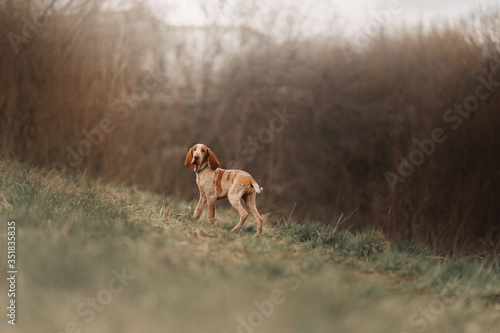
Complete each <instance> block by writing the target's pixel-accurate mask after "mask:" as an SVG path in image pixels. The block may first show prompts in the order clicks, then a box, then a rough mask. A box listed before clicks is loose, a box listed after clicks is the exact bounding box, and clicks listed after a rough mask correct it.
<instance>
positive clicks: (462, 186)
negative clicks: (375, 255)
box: [0, 0, 500, 255]
mask: <svg viewBox="0 0 500 333" xmlns="http://www.w3.org/2000/svg"><path fill="white" fill-rule="evenodd" d="M495 3H496V1H474V2H470V1H405V0H401V1H397V0H396V1H304V2H300V3H297V2H293V1H287V0H283V1H273V2H272V3H270V2H269V1H263V0H247V1H236V0H225V1H224V0H214V1H195V0H183V1H177V2H175V1H160V0H156V1H154V0H151V1H134V0H128V1H118V0H115V1H105V0H103V1H100V0H99V1H98V0H87V1H83V0H66V1H48V0H47V1H30V0H16V1H11V0H2V1H0V29H1V32H2V36H3V38H2V40H1V42H0V54H1V57H0V154H1V158H3V159H16V160H19V161H21V162H24V163H29V164H32V165H35V166H39V167H43V168H47V169H54V170H57V171H58V172H61V173H62V174H68V175H70V174H79V173H86V174H87V175H89V176H91V177H96V178H100V179H103V180H105V181H110V182H114V183H119V184H133V185H136V186H137V187H139V188H141V189H144V190H149V191H154V192H158V193H161V194H164V195H167V196H176V197H179V198H182V199H185V200H188V201H191V200H196V199H197V197H198V191H197V188H196V184H195V181H194V176H193V174H192V172H189V170H187V169H186V168H185V167H184V165H183V161H184V157H185V154H186V152H187V150H188V148H189V147H190V146H191V145H193V144H195V143H198V142H202V143H205V144H206V145H208V146H209V147H211V148H212V150H213V151H214V152H215V153H216V155H217V157H218V158H219V161H220V162H221V167H223V168H238V169H244V170H246V171H248V172H250V173H251V174H252V175H253V176H254V178H255V179H256V180H257V181H258V183H259V184H260V185H261V186H263V187H264V188H265V190H264V192H263V194H262V195H260V196H259V198H258V206H259V207H261V208H260V210H261V212H262V213H270V214H271V217H270V221H271V222H272V220H273V219H274V220H277V219H279V217H281V216H283V215H286V216H288V215H289V214H290V213H291V212H292V210H293V217H295V218H299V219H300V220H301V221H307V220H315V221H322V222H324V223H335V222H336V221H337V220H338V218H339V216H341V215H342V214H343V216H348V215H350V218H349V220H348V223H349V225H350V226H351V227H353V228H358V227H366V226H376V227H378V228H380V229H381V230H382V231H383V232H384V233H385V234H386V235H387V236H388V237H390V238H391V239H409V240H416V241H418V242H423V243H426V244H430V245H432V246H434V247H436V248H437V249H438V250H440V251H445V252H446V251H451V252H456V251H460V252H464V253H482V252H484V251H488V252H489V253H491V254H494V255H497V254H498V253H499V252H498V251H500V157H499V148H500V135H499V132H497V131H498V129H499V125H500V100H499V98H500V91H499V89H498V88H499V86H500V68H499V67H498V65H499V60H500V57H499V52H500V16H499V11H498V7H497V5H495ZM471 4H474V5H471ZM479 86H480V88H478V87H479ZM464 110H465V111H464ZM435 129H442V130H443V132H444V134H442V135H441V136H440V137H441V138H443V137H444V136H443V135H445V137H446V140H444V142H437V143H436V142H434V148H432V147H433V146H432V144H430V143H429V140H432V138H433V133H434V131H435ZM441 141H442V140H441ZM421 142H427V146H425V145H424V148H421V147H422V144H420V145H419V143H421ZM425 147H427V148H425ZM431 148H432V149H431ZM414 151H417V153H413V154H412V152H414ZM409 161H411V162H409ZM405 163H406V164H405ZM403 164H404V165H403ZM410 164H412V165H410ZM405 166H406V169H405Z"/></svg>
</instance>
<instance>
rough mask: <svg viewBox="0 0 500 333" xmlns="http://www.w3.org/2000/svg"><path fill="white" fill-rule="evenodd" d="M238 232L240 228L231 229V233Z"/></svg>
mask: <svg viewBox="0 0 500 333" xmlns="http://www.w3.org/2000/svg"><path fill="white" fill-rule="evenodd" d="M240 230H241V227H240V228H237V227H234V228H233V229H231V232H240Z"/></svg>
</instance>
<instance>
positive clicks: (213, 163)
mask: <svg viewBox="0 0 500 333" xmlns="http://www.w3.org/2000/svg"><path fill="white" fill-rule="evenodd" d="M207 150H208V163H210V167H211V168H212V170H215V169H217V168H218V167H219V161H218V160H217V156H215V154H214V153H213V152H212V151H211V150H210V148H207Z"/></svg>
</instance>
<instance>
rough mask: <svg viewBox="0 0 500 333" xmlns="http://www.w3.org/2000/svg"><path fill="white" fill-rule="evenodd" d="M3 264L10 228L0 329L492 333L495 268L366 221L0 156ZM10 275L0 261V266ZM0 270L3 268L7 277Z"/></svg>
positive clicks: (497, 322) (498, 293) (499, 309)
mask: <svg viewBox="0 0 500 333" xmlns="http://www.w3.org/2000/svg"><path fill="white" fill-rule="evenodd" d="M0 188H1V192H0V218H1V220H2V221H3V222H2V224H1V225H2V229H1V230H0V241H1V242H2V244H3V245H2V246H1V248H2V251H3V253H4V254H2V255H0V263H1V265H2V267H3V268H6V267H7V245H6V243H7V236H8V225H7V222H8V221H15V226H16V229H15V230H16V231H15V233H16V235H15V238H16V245H15V246H16V269H17V272H18V273H17V275H16V285H15V301H16V321H15V323H16V325H15V326H12V325H10V324H8V323H7V321H8V320H9V318H8V317H7V316H5V314H6V313H7V310H6V306H7V304H8V302H9V301H10V299H11V298H12V297H10V296H8V292H7V291H8V290H9V288H10V284H9V281H8V280H6V279H2V280H0V287H1V290H2V292H1V293H0V302H1V304H3V306H2V308H3V309H4V310H3V311H4V312H5V314H3V315H2V317H3V319H2V322H1V323H0V330H1V331H2V332H30V333H31V332H120V333H123V332H245V333H246V332H306V331H307V332H360V333H361V332H363V333H365V332H384V333H385V332H398V333H399V332H408V333H412V332H440V333H442V332H467V333H474V332H478V333H479V332H481V333H490V332H491V333H493V332H498V331H499V330H500V305H499V301H500V275H499V272H500V267H499V266H500V265H499V261H498V260H497V259H494V258H480V257H460V256H454V257H453V258H451V257H448V258H445V257H443V256H440V255H438V254H436V253H435V252H434V251H433V250H432V249H429V248H426V247H424V246H421V245H418V244H414V243H411V242H395V241H391V240H388V239H386V238H385V236H384V235H383V234H382V233H381V232H379V231H377V230H364V231H358V232H353V231H348V230H345V229H343V225H342V221H343V220H342V218H340V219H339V223H338V225H336V226H324V225H321V224H318V223H313V222H309V223H304V222H307V221H297V220H294V219H293V217H291V216H287V217H283V218H274V217H268V221H267V222H268V223H267V225H265V227H264V233H263V234H262V235H261V236H259V237H256V236H255V223H254V221H253V219H249V220H248V221H247V222H246V224H245V226H244V228H243V230H242V232H240V233H238V234H235V233H231V232H230V229H231V228H232V227H233V226H234V225H235V224H236V222H237V219H238V217H237V215H236V213H235V212H234V211H233V210H231V209H229V210H225V209H224V210H221V211H218V212H217V216H218V221H217V225H215V226H214V225H211V224H210V223H208V221H205V220H202V221H197V220H195V219H193V218H192V217H191V214H192V213H191V211H192V207H193V203H188V202H183V201H181V200H178V199H176V198H170V197H165V196H161V195H157V194H151V193H146V192H141V191H139V190H137V189H135V188H133V187H123V186H115V185H109V184H104V183H102V182H99V181H95V180H91V179H88V178H85V177H64V176H61V175H58V174H56V173H54V172H46V171H42V170H37V169H33V168H30V167H28V166H25V165H22V164H19V163H15V162H1V163H0ZM4 270H5V271H7V269H4ZM6 275H7V276H8V274H7V273H6Z"/></svg>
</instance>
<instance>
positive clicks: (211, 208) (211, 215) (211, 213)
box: [208, 198, 216, 224]
mask: <svg viewBox="0 0 500 333" xmlns="http://www.w3.org/2000/svg"><path fill="white" fill-rule="evenodd" d="M215 201H216V199H215V198H208V220H209V221H210V223H212V224H214V223H215Z"/></svg>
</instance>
